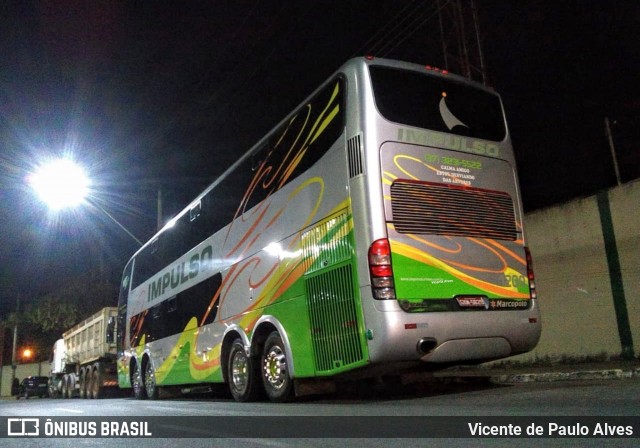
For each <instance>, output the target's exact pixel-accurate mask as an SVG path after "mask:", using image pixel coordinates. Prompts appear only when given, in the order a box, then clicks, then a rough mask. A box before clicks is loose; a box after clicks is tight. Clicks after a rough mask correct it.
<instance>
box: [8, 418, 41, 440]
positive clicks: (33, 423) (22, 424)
mask: <svg viewBox="0 0 640 448" xmlns="http://www.w3.org/2000/svg"><path fill="white" fill-rule="evenodd" d="M7 435H8V436H11V437H14V436H32V437H38V436H39V435H40V419H38V418H9V419H7Z"/></svg>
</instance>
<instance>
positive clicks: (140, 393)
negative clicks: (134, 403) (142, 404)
mask: <svg viewBox="0 0 640 448" xmlns="http://www.w3.org/2000/svg"><path fill="white" fill-rule="evenodd" d="M131 384H132V385H133V397H134V398H136V399H137V400H144V399H145V398H147V391H146V390H145V389H144V383H143V382H142V370H141V369H140V364H139V363H138V362H136V366H135V368H134V369H133V377H132V378H131Z"/></svg>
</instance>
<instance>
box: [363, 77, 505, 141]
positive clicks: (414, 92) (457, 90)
mask: <svg viewBox="0 0 640 448" xmlns="http://www.w3.org/2000/svg"><path fill="white" fill-rule="evenodd" d="M369 71H370V73H371V81H372V84H373V91H374V96H375V101H376V106H377V108H378V110H379V112H380V113H381V114H382V116H383V117H385V118H386V119H387V120H390V121H393V122H396V123H400V124H405V125H408V126H414V127H418V128H424V129H431V130H434V131H439V132H447V133H451V134H457V135H463V136H467V137H475V138H481V139H485V140H492V141H502V140H504V138H505V135H506V128H505V123H504V117H503V114H502V106H501V104H500V98H499V97H498V95H495V94H493V93H491V92H487V91H485V90H481V89H478V88H475V87H473V86H470V85H464V84H461V83H458V82H455V81H452V80H447V79H445V78H441V77H437V76H433V75H429V74H427V73H419V72H413V71H407V70H399V69H395V68H389V67H382V66H370V67H369Z"/></svg>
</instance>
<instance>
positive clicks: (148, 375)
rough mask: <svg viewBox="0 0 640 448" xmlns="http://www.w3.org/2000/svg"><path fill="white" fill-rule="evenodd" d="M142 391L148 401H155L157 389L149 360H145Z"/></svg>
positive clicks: (154, 374)
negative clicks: (143, 390)
mask: <svg viewBox="0 0 640 448" xmlns="http://www.w3.org/2000/svg"><path fill="white" fill-rule="evenodd" d="M144 389H145V392H146V394H147V398H148V399H149V400H157V399H158V395H159V388H158V385H157V384H156V372H155V371H154V369H153V364H152V363H151V360H150V359H148V358H147V362H145V368H144Z"/></svg>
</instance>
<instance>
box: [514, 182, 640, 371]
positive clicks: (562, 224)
mask: <svg viewBox="0 0 640 448" xmlns="http://www.w3.org/2000/svg"><path fill="white" fill-rule="evenodd" d="M608 198H609V205H610V210H611V217H612V219H613V229H614V234H615V240H616V244H617V249H618V256H619V260H620V270H621V273H622V280H623V286H624V293H625V299H626V307H627V311H628V316H629V322H630V325H631V331H632V337H633V342H634V353H635V354H636V355H637V354H638V353H639V352H640V181H636V182H632V183H629V184H626V185H623V186H621V187H616V188H613V189H611V190H609V192H608ZM525 226H526V227H525V231H526V232H527V238H528V245H529V247H530V249H531V252H532V255H533V262H534V271H535V274H536V280H537V286H538V297H540V309H541V312H542V328H543V329H542V337H541V339H540V342H539V344H538V347H537V348H536V349H535V351H533V352H531V353H529V354H526V355H521V356H519V357H517V358H513V359H518V360H524V359H532V358H535V357H547V356H548V357H551V358H555V357H560V356H563V355H568V356H576V357H584V356H593V355H600V354H603V353H606V354H609V355H612V356H617V355H620V353H621V350H622V346H621V342H620V336H619V333H618V321H617V319H616V312H615V308H614V298H613V293H612V288H611V282H610V267H609V264H608V262H607V254H606V251H605V245H604V236H603V234H604V232H606V229H603V226H602V224H601V219H600V212H599V208H598V200H597V196H592V197H589V198H585V199H579V200H576V201H572V202H570V203H567V204H563V205H559V206H556V207H552V208H548V209H544V210H539V211H536V212H533V213H530V214H528V215H527V216H526V217H525Z"/></svg>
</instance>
